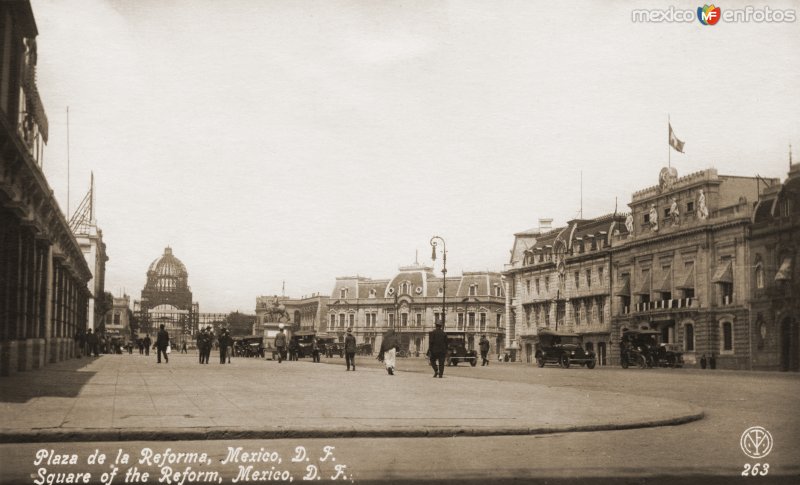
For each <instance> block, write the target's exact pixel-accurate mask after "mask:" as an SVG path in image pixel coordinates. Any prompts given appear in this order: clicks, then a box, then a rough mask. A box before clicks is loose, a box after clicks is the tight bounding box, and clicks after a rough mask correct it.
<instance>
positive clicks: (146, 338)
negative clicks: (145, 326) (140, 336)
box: [143, 334, 153, 355]
mask: <svg viewBox="0 0 800 485" xmlns="http://www.w3.org/2000/svg"><path fill="white" fill-rule="evenodd" d="M143 343H144V355H150V345H152V343H153V341H152V340H150V334H147V335H145V336H144V342H143Z"/></svg>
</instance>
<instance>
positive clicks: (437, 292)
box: [436, 286, 444, 296]
mask: <svg viewBox="0 0 800 485" xmlns="http://www.w3.org/2000/svg"><path fill="white" fill-rule="evenodd" d="M443 294H444V288H442V287H441V286H440V287H439V288H438V289H437V290H436V296H442V295H443Z"/></svg>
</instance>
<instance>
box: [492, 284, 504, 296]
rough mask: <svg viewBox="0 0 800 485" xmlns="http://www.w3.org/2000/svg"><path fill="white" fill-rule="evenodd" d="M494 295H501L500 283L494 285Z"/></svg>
mask: <svg viewBox="0 0 800 485" xmlns="http://www.w3.org/2000/svg"><path fill="white" fill-rule="evenodd" d="M494 296H503V290H502V289H501V288H500V285H494Z"/></svg>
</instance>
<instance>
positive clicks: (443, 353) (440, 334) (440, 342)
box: [428, 322, 447, 378]
mask: <svg viewBox="0 0 800 485" xmlns="http://www.w3.org/2000/svg"><path fill="white" fill-rule="evenodd" d="M428 350H429V351H430V353H431V367H433V377H439V378H441V377H444V361H445V359H446V357H447V334H446V333H444V330H442V322H436V329H435V330H433V331H432V332H431V333H429V334H428Z"/></svg>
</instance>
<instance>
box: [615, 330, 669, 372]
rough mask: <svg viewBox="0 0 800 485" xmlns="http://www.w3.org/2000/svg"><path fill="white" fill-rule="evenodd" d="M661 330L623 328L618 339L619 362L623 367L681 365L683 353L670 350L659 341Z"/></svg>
mask: <svg viewBox="0 0 800 485" xmlns="http://www.w3.org/2000/svg"><path fill="white" fill-rule="evenodd" d="M660 337H661V332H659V331H657V330H648V329H641V330H637V329H633V330H630V329H623V330H622V338H621V339H620V343H619V348H620V364H621V365H622V368H623V369H627V368H628V367H630V366H632V365H636V366H638V367H639V368H641V369H644V368H646V367H682V366H683V353H681V352H676V351H674V350H670V349H669V348H668V345H667V344H662V343H660V342H659V340H660Z"/></svg>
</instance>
